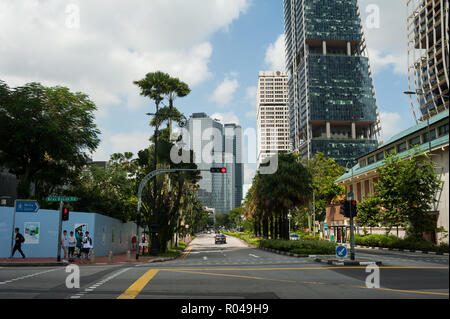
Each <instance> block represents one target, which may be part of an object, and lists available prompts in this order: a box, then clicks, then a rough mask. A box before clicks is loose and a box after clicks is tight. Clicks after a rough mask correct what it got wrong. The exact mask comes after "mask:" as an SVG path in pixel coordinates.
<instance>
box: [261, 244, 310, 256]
mask: <svg viewBox="0 0 450 319" xmlns="http://www.w3.org/2000/svg"><path fill="white" fill-rule="evenodd" d="M257 248H258V249H261V250H265V251H268V252H271V253H275V254H279V255H285V256H290V257H297V258H316V257H317V255H302V254H294V253H290V252H287V251H281V250H275V249H272V248H265V247H257Z"/></svg>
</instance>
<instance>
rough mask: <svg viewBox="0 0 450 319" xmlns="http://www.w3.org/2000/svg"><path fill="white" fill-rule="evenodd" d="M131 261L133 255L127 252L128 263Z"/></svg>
mask: <svg viewBox="0 0 450 319" xmlns="http://www.w3.org/2000/svg"><path fill="white" fill-rule="evenodd" d="M130 261H131V253H130V251H129V250H127V262H130Z"/></svg>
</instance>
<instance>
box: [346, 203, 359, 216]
mask: <svg viewBox="0 0 450 319" xmlns="http://www.w3.org/2000/svg"><path fill="white" fill-rule="evenodd" d="M350 209H351V211H349V212H348V215H349V217H350V212H351V215H352V216H353V217H355V216H356V213H357V203H356V200H352V201H350Z"/></svg>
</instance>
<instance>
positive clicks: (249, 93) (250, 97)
mask: <svg viewBox="0 0 450 319" xmlns="http://www.w3.org/2000/svg"><path fill="white" fill-rule="evenodd" d="M257 89H258V88H257V87H256V86H250V87H248V88H247V90H246V94H245V101H246V102H247V103H248V104H250V105H251V106H252V109H251V111H248V112H246V113H245V116H246V117H248V118H251V119H255V118H256V93H257Z"/></svg>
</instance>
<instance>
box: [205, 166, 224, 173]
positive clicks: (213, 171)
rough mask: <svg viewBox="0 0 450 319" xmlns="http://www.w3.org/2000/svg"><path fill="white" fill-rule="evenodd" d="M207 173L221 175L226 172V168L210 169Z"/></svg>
mask: <svg viewBox="0 0 450 319" xmlns="http://www.w3.org/2000/svg"><path fill="white" fill-rule="evenodd" d="M209 171H210V172H211V173H222V174H225V173H226V172H227V168H226V167H211V168H210V169H209Z"/></svg>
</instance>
